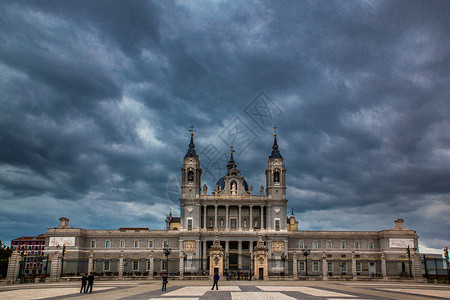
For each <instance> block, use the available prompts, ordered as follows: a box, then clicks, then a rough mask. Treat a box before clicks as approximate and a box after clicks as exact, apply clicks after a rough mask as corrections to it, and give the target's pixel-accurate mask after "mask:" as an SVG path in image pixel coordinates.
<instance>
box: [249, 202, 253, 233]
mask: <svg viewBox="0 0 450 300" xmlns="http://www.w3.org/2000/svg"><path fill="white" fill-rule="evenodd" d="M249 208H250V231H253V205H249Z"/></svg>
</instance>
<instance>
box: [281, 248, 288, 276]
mask: <svg viewBox="0 0 450 300" xmlns="http://www.w3.org/2000/svg"><path fill="white" fill-rule="evenodd" d="M286 258H287V257H286V254H284V253H282V254H281V261H282V262H283V275H284V274H285V272H284V271H285V268H286V265H285V262H286Z"/></svg>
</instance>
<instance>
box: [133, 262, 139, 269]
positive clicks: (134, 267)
mask: <svg viewBox="0 0 450 300" xmlns="http://www.w3.org/2000/svg"><path fill="white" fill-rule="evenodd" d="M133 271H134V272H136V271H139V261H138V260H133Z"/></svg>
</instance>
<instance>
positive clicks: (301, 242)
mask: <svg viewBox="0 0 450 300" xmlns="http://www.w3.org/2000/svg"><path fill="white" fill-rule="evenodd" d="M298 247H299V248H300V249H303V248H304V243H303V241H300V242H299V243H298Z"/></svg>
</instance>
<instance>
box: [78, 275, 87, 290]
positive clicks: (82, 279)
mask: <svg viewBox="0 0 450 300" xmlns="http://www.w3.org/2000/svg"><path fill="white" fill-rule="evenodd" d="M86 283H87V277H86V274H84V273H83V276H82V277H81V289H80V294H81V293H83V292H84V293H86Z"/></svg>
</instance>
